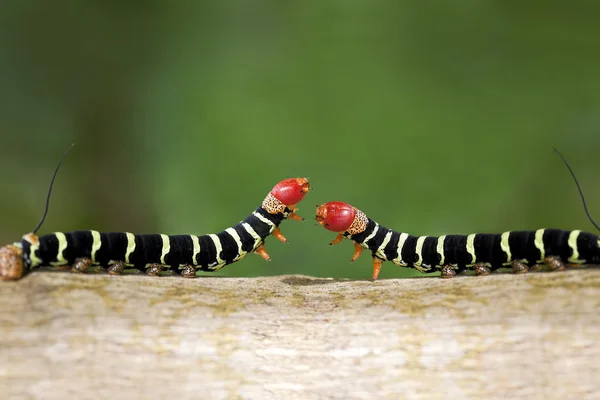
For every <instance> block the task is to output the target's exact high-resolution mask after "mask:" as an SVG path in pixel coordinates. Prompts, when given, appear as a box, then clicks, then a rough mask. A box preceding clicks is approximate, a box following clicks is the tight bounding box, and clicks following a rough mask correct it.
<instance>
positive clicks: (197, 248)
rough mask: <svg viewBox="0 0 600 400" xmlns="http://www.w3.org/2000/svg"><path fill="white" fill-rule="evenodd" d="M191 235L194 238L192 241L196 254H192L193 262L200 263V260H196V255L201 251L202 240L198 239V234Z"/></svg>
mask: <svg viewBox="0 0 600 400" xmlns="http://www.w3.org/2000/svg"><path fill="white" fill-rule="evenodd" d="M190 237H191V238H192V243H193V246H194V254H192V264H193V265H198V262H197V261H196V257H197V256H198V254H199V253H200V240H198V236H196V235H190Z"/></svg>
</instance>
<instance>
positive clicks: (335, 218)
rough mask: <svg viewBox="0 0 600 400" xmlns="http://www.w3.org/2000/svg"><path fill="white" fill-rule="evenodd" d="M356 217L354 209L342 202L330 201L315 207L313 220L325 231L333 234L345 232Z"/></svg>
mask: <svg viewBox="0 0 600 400" xmlns="http://www.w3.org/2000/svg"><path fill="white" fill-rule="evenodd" d="M355 217H356V208H354V207H352V206H351V205H350V204H348V203H344V202H342V201H330V202H329V203H325V204H321V205H320V206H317V215H316V216H315V219H316V220H317V222H318V223H319V224H321V225H322V226H323V227H324V228H325V229H328V230H330V231H333V232H345V231H347V230H348V229H349V228H350V226H351V225H352V223H353V222H354V218H355Z"/></svg>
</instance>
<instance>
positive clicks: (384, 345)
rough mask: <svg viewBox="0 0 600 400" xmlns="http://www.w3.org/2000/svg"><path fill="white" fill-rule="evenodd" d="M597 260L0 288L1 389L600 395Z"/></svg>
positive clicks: (37, 281)
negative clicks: (493, 268)
mask: <svg viewBox="0 0 600 400" xmlns="http://www.w3.org/2000/svg"><path fill="white" fill-rule="evenodd" d="M598 310H600V271H599V270H594V269H588V270H582V271H569V272H562V273H530V274H527V275H519V276H515V275H511V274H502V275H496V274H494V275H492V276H488V277H480V278H477V277H459V278H455V279H452V280H441V279H438V278H417V279H403V280H381V281H377V282H375V283H372V282H368V281H346V280H333V279H320V278H312V277H304V276H278V277H268V278H253V279H244V278H211V277H209V278H199V279H195V280H186V279H181V278H175V277H163V278H149V277H145V276H122V277H114V276H107V275H86V276H82V275H76V274H68V273H45V272H39V273H34V274H31V275H30V276H27V277H26V278H25V279H23V280H21V281H17V282H2V285H0V338H1V340H0V397H1V398H2V399H13V398H14V399H17V398H18V399H33V398H47V399H63V398H79V399H87V398H108V397H112V398H132V399H133V398H144V399H149V398H177V399H178V400H182V399H196V398H215V399H219V398H248V399H262V398H344V399H348V398H365V399H366V398H369V399H371V398H375V397H387V398H394V399H396V398H407V399H420V398H442V397H443V398H556V399H558V398H560V399H564V398H599V396H600V394H599V393H600V390H599V389H600V383H599V382H598V381H599V379H598V377H599V376H600V344H598V338H599V337H600V313H599V312H598Z"/></svg>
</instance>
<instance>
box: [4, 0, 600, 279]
mask: <svg viewBox="0 0 600 400" xmlns="http://www.w3.org/2000/svg"><path fill="white" fill-rule="evenodd" d="M599 13H600V3H597V2H578V1H575V2H570V3H566V2H555V1H545V2H521V1H481V0H471V1H441V0H437V1H428V2H416V1H414V2H413V1H411V2H409V1H396V2H391V1H389V2H383V1H367V0H365V1H346V0H345V1H327V2H325V1H302V2H290V1H284V2H281V1H273V2H269V1H228V2H219V1H213V2H187V1H170V2H164V1H138V2H125V1H121V2H118V1H102V2H101V1H79V0H71V1H64V0H62V1H61V0H58V1H54V2H47V1H42V0H29V1H25V0H9V1H3V2H2V5H0V102H1V107H0V152H1V153H0V154H1V157H0V171H1V177H2V178H1V179H0V201H1V203H0V206H1V207H0V221H1V223H0V240H1V241H2V243H8V242H13V241H15V240H19V238H20V237H21V235H22V234H23V233H26V232H28V231H30V230H31V229H32V228H33V227H34V225H35V224H36V223H37V221H38V219H39V217H40V215H41V213H42V209H43V204H44V198H45V195H46V190H47V186H48V182H49V179H50V176H51V174H52V170H53V168H54V166H55V164H56V162H57V160H58V159H59V157H60V155H61V154H62V153H63V151H64V150H65V149H66V148H67V147H68V146H69V144H70V143H72V142H76V147H75V148H74V150H73V151H72V153H71V154H70V155H69V156H68V158H67V159H66V162H65V164H64V165H63V168H62V170H61V171H60V174H59V176H58V180H57V182H56V185H55V190H54V195H53V198H52V202H51V208H50V214H49V217H48V219H47V221H46V223H45V225H44V227H43V228H42V230H41V233H48V232H52V231H56V230H58V231H70V230H79V229H91V228H93V229H97V230H104V231H120V230H127V231H131V232H136V233H152V232H163V233H168V234H180V233H197V234H203V233H209V232H216V231H220V230H222V229H224V228H226V227H227V226H229V225H232V224H234V223H236V222H238V221H239V220H240V219H243V218H244V217H245V216H246V215H248V214H249V213H250V212H251V211H252V210H253V209H254V208H255V207H256V206H258V205H259V204H260V202H261V201H262V199H263V197H264V196H265V195H266V194H267V193H268V191H269V190H270V189H271V187H272V186H273V185H274V184H275V183H277V182H278V181H280V180H282V179H284V178H287V177H295V176H307V177H309V178H310V180H311V183H312V185H313V186H314V189H315V190H313V191H312V192H311V193H310V194H309V195H308V196H307V197H306V200H305V201H304V202H303V203H301V204H300V214H301V215H304V216H305V217H309V218H308V219H307V221H305V222H304V223H298V222H295V221H287V222H285V223H284V224H283V225H282V230H283V232H284V234H285V235H286V236H287V237H288V239H289V240H290V242H291V244H290V245H284V244H282V243H279V242H278V241H277V240H275V239H273V238H271V239H269V240H268V242H267V250H268V251H269V253H270V255H271V256H272V258H273V262H271V263H265V262H264V261H263V260H262V259H261V258H260V257H258V256H252V257H250V256H249V257H247V258H246V259H245V260H244V261H243V262H241V263H236V264H234V265H230V266H227V267H226V268H224V269H223V270H221V271H220V272H219V273H218V274H220V275H230V276H233V275H235V276H255V275H273V274H287V273H300V274H310V275H316V276H334V277H348V278H358V277H362V278H368V277H369V276H370V274H371V263H370V259H369V256H368V255H366V254H365V255H364V256H363V257H362V258H361V259H360V260H359V262H357V263H354V264H350V263H348V260H349V259H350V257H351V255H352V246H351V244H350V243H349V242H344V243H342V244H341V245H338V246H335V247H329V246H327V243H328V242H329V241H330V240H331V239H332V238H333V237H334V236H335V234H334V233H331V232H328V231H326V230H324V229H322V228H317V227H315V226H314V224H313V223H312V221H311V219H312V217H313V215H314V209H315V207H314V205H315V204H317V203H322V202H325V201H330V200H343V201H346V202H349V203H351V204H352V205H355V206H356V207H359V208H361V209H362V210H363V211H365V212H367V214H368V215H369V216H371V217H372V218H374V219H375V220H377V221H378V222H380V223H381V224H383V225H386V226H388V227H391V228H395V229H397V230H401V231H405V232H409V233H412V234H416V235H424V234H428V235H439V234H444V233H464V234H468V233H472V232H501V231H504V230H511V229H512V230H516V229H536V228H540V227H559V228H564V229H571V228H579V229H584V230H592V229H593V228H592V227H591V225H590V223H589V222H588V221H587V219H586V217H585V215H584V213H583V208H582V206H581V203H580V200H579V197H578V194H577V191H576V188H575V185H574V184H573V181H572V180H571V177H570V176H569V175H568V172H567V170H566V168H565V167H564V165H563V164H562V163H561V162H560V160H559V158H558V157H557V156H556V155H555V154H554V153H553V152H552V146H556V147H558V148H559V149H560V150H561V151H562V152H563V153H564V154H565V156H566V157H567V158H568V160H570V162H571V164H572V166H573V168H574V169H575V171H576V172H577V174H578V177H579V179H580V181H581V183H582V185H583V187H584V192H585V193H586V195H587V198H588V202H589V203H590V209H591V212H592V213H593V214H595V215H596V216H597V217H598V218H599V219H600V207H597V206H596V204H598V203H599V202H600V184H599V183H598V179H597V176H598V174H599V173H600V157H599V156H598V154H599V152H600V52H599V51H598V43H599V39H600V24H599V23H598V15H600V14H599ZM408 273H410V271H408ZM406 274H407V270H403V269H401V268H399V267H396V266H394V265H393V264H391V263H388V264H385V265H384V268H383V270H382V273H381V277H384V278H385V277H397V276H405V275H406Z"/></svg>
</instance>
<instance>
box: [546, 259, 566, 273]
mask: <svg viewBox="0 0 600 400" xmlns="http://www.w3.org/2000/svg"><path fill="white" fill-rule="evenodd" d="M544 264H546V266H547V267H548V269H549V270H550V271H564V270H565V269H566V267H565V263H564V262H562V260H561V259H560V257H557V256H548V257H546V258H544Z"/></svg>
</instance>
